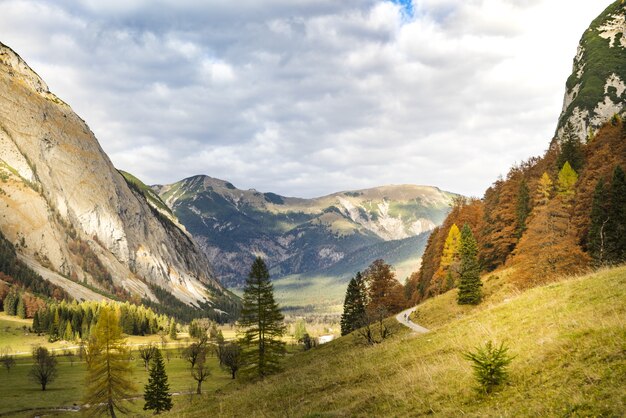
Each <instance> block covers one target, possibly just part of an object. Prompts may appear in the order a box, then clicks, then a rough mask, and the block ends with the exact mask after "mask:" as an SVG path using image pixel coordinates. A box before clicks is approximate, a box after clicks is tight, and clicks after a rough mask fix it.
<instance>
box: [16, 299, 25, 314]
mask: <svg viewBox="0 0 626 418" xmlns="http://www.w3.org/2000/svg"><path fill="white" fill-rule="evenodd" d="M15 311H16V314H17V316H18V317H20V318H22V319H25V318H26V305H25V304H24V299H23V298H22V296H21V295H18V296H17V307H16V309H15Z"/></svg>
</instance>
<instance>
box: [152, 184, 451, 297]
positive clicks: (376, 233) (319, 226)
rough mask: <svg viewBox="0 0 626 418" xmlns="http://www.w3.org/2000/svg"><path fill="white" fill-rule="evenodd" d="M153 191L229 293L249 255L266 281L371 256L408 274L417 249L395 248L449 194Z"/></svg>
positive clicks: (339, 271)
mask: <svg viewBox="0 0 626 418" xmlns="http://www.w3.org/2000/svg"><path fill="white" fill-rule="evenodd" d="M154 189H155V190H156V191H157V192H158V193H159V196H160V197H161V198H162V199H163V201H164V202H166V203H167V205H168V206H169V207H170V208H172V211H173V212H174V213H175V214H176V216H177V217H178V219H180V221H181V222H182V224H183V225H185V227H186V229H187V230H188V231H189V232H190V233H191V234H193V236H194V237H195V238H196V239H197V240H198V242H200V245H201V246H202V248H203V250H204V251H205V253H206V254H207V255H208V256H209V259H210V260H211V262H212V264H213V266H214V267H215V272H216V274H217V275H218V276H219V277H220V278H221V279H222V280H223V282H224V283H225V284H226V285H228V286H230V287H238V286H241V285H242V283H243V281H244V279H245V277H246V275H247V274H248V269H249V267H250V264H251V262H252V260H253V257H254V255H255V254H260V255H262V256H263V257H264V258H265V259H266V260H267V261H268V264H269V265H270V267H271V270H272V271H271V273H272V276H273V277H284V276H292V275H299V276H304V277H310V276H311V275H319V274H331V272H332V275H334V276H337V277H339V278H340V279H341V278H345V277H347V275H350V274H354V273H355V271H356V270H358V269H363V268H365V267H366V266H367V265H368V264H369V263H370V262H371V261H373V260H374V258H372V257H381V258H385V259H388V258H389V259H390V258H394V261H395V262H396V263H402V262H408V261H411V262H412V268H413V269H415V268H416V267H417V266H418V265H419V261H418V260H419V257H420V256H421V249H422V248H421V247H420V246H419V245H416V247H415V248H414V250H413V251H412V252H409V253H407V252H406V251H405V252H403V253H402V254H403V257H402V258H401V259H400V258H399V257H397V255H395V256H394V254H397V251H396V250H397V248H398V247H401V246H403V244H404V245H405V246H406V244H407V243H409V242H413V241H414V240H415V237H418V236H420V235H421V234H425V233H428V232H430V230H431V229H432V228H433V227H435V226H436V225H438V224H440V223H441V221H442V220H443V219H444V218H445V216H446V214H447V212H448V210H449V206H450V203H451V202H452V198H453V197H454V196H455V195H453V194H451V193H447V192H443V191H440V190H439V189H437V188H434V187H427V186H413V185H402V186H384V187H378V188H374V189H367V190H356V191H347V192H340V193H335V194H332V195H329V196H324V197H320V198H315V199H300V198H291V197H284V196H279V195H277V194H274V193H261V192H258V191H256V190H240V189H237V188H236V187H235V186H234V185H232V184H231V183H228V182H226V181H223V180H218V179H213V178H211V177H207V176H195V177H191V178H188V179H185V180H182V181H180V182H178V183H175V184H171V185H165V186H155V187H154ZM385 249H387V250H386V251H385Z"/></svg>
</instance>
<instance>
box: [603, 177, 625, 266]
mask: <svg viewBox="0 0 626 418" xmlns="http://www.w3.org/2000/svg"><path fill="white" fill-rule="evenodd" d="M609 196H610V208H609V225H608V227H607V230H608V240H607V260H608V261H609V262H610V263H622V262H624V261H626V175H624V170H622V168H621V167H620V166H617V167H615V170H614V171H613V178H612V179H611V190H610V192H609Z"/></svg>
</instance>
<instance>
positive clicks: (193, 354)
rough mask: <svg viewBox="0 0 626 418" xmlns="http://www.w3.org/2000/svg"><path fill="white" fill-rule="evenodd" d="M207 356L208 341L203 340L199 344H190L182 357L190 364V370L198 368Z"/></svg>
mask: <svg viewBox="0 0 626 418" xmlns="http://www.w3.org/2000/svg"><path fill="white" fill-rule="evenodd" d="M206 354H207V339H206V337H205V338H201V339H200V341H199V342H197V343H191V344H189V345H188V346H187V347H186V348H185V349H184V350H183V351H182V357H183V358H184V359H185V360H187V362H189V365H190V368H191V369H192V370H193V368H194V367H195V366H196V364H197V363H199V362H200V361H203V362H204V359H205V358H206Z"/></svg>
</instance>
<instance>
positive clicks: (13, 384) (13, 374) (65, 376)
mask: <svg viewBox="0 0 626 418" xmlns="http://www.w3.org/2000/svg"><path fill="white" fill-rule="evenodd" d="M169 352H170V354H171V358H170V361H167V360H166V361H165V369H166V372H167V375H168V379H169V384H170V390H171V391H172V392H189V391H195V389H196V382H195V380H193V379H192V378H191V376H190V374H189V369H188V365H187V363H186V362H185V361H184V360H182V359H181V358H179V354H178V350H177V349H169ZM133 355H134V358H135V359H134V360H133V365H134V367H133V375H132V378H133V381H134V382H135V386H136V387H135V389H136V391H135V395H136V396H138V397H142V396H143V387H144V385H145V384H146V383H147V381H148V372H146V371H145V369H144V366H143V361H142V360H141V359H140V358H139V357H138V355H137V353H133ZM58 359H59V373H58V378H57V379H56V380H55V381H54V382H52V383H51V384H50V385H49V387H48V388H46V390H45V391H41V387H40V386H38V385H37V384H35V383H33V382H32V381H30V380H29V379H28V376H27V373H28V370H29V368H30V366H31V364H32V360H31V358H30V357H27V356H22V357H18V358H17V364H16V366H15V367H14V368H13V369H11V371H10V372H7V371H6V369H4V368H2V369H0V393H2V402H0V416H1V415H3V414H7V415H10V416H15V415H16V413H17V412H18V411H22V410H26V409H30V410H33V409H45V408H50V409H55V408H64V407H72V406H75V405H81V403H82V402H81V398H82V396H83V389H84V386H85V381H84V379H85V371H86V365H85V362H84V361H80V360H77V361H76V362H75V363H74V364H73V365H72V364H71V363H70V362H69V360H68V358H67V357H64V356H59V357H58ZM209 365H210V367H211V374H212V376H211V377H210V378H209V380H207V381H206V382H204V383H203V384H202V390H203V391H205V390H206V391H210V392H215V391H216V390H218V389H220V388H222V387H224V386H226V385H228V384H229V383H230V382H231V379H230V376H229V375H228V374H227V373H226V372H224V371H222V370H221V369H220V368H219V364H218V362H217V359H216V358H215V357H210V358H209ZM190 398H191V396H190V395H187V394H185V395H181V396H174V397H173V399H174V403H175V404H179V403H181V404H185V403H188V402H190ZM127 404H128V405H129V406H130V407H131V408H132V411H133V415H134V416H149V415H151V414H150V413H146V412H144V411H143V410H142V408H143V398H141V399H138V400H136V401H134V402H127ZM39 413H40V412H39ZM33 415H34V412H33V411H27V412H23V413H22V415H19V416H33ZM56 415H60V416H64V415H68V416H76V414H75V413H71V412H65V413H60V412H58V413H57V414H56Z"/></svg>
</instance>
